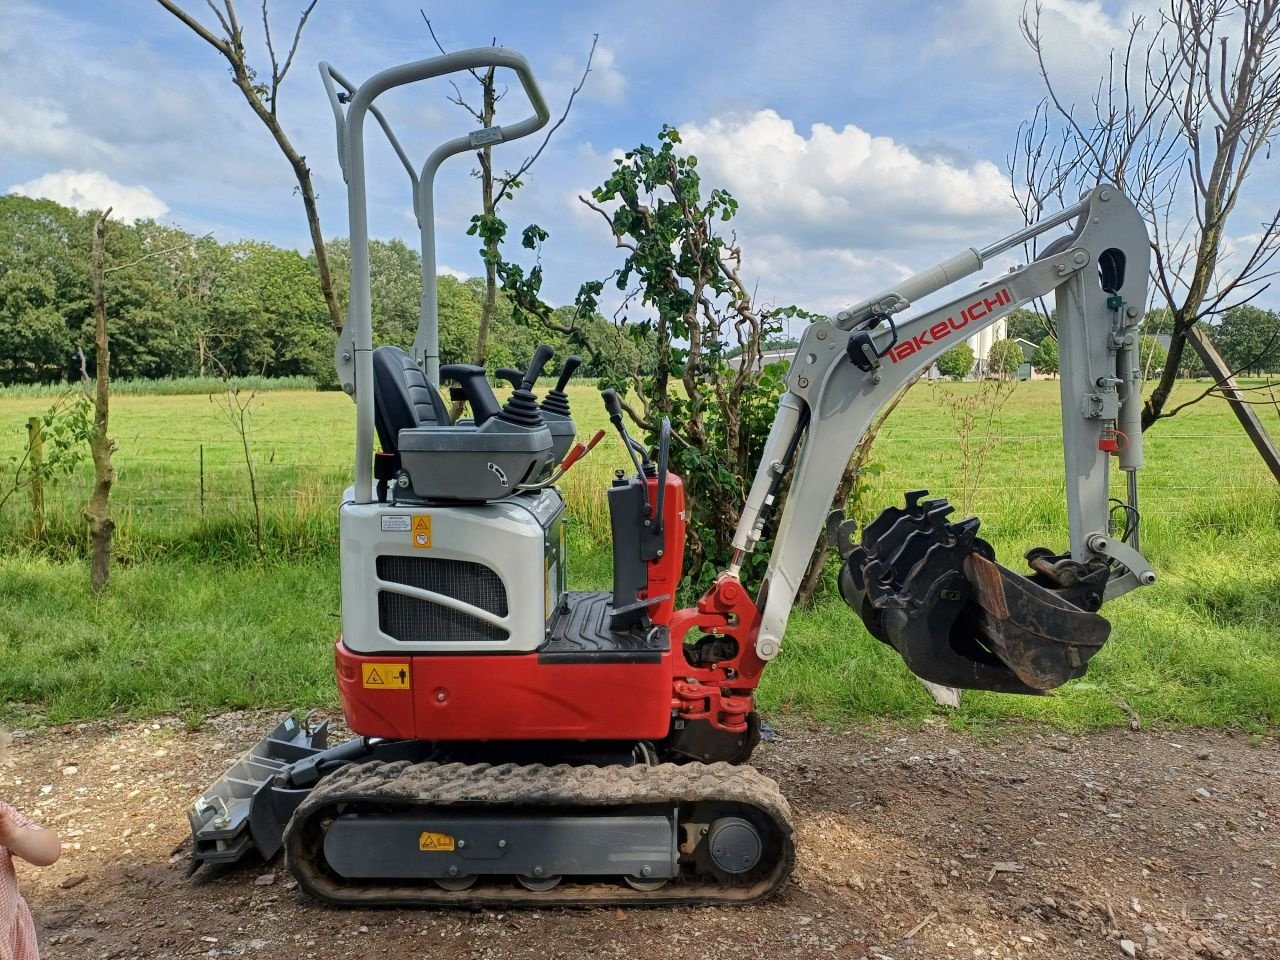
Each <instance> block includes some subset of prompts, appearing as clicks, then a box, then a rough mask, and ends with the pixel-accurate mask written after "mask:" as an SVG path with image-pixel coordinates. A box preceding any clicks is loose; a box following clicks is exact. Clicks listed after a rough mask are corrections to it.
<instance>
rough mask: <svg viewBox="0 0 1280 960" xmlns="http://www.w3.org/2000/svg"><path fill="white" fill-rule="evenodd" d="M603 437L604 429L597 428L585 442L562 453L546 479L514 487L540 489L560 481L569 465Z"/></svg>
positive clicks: (590, 449) (589, 450)
mask: <svg viewBox="0 0 1280 960" xmlns="http://www.w3.org/2000/svg"><path fill="white" fill-rule="evenodd" d="M603 439H604V431H603V430H597V431H596V433H595V436H593V437H592V438H591V439H590V440H588V441H587V442H586V443H576V444H574V446H573V449H572V450H570V451H569V452H568V453H566V454H565V455H564V459H563V460H561V461H560V466H559V468H558V469H557V470H556V472H555V473H554V474H552V475H551V476H550V477H548V478H547V479H546V480H543V481H542V482H540V483H522V484H520V485H519V486H518V487H516V489H517V490H541V489H542V488H543V487H549V486H551V485H552V484H554V483H558V482H559V481H560V478H561V477H563V476H564V475H565V474H566V473H568V471H569V468H570V467H572V466H573V465H574V464H575V463H577V462H578V461H579V460H581V459H582V458H583V457H585V456H586V455H587V454H588V453H590V452H591V451H592V450H594V449H595V448H596V444H598V443H599V442H600V441H601V440H603Z"/></svg>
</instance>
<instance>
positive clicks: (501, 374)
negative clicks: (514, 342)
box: [496, 367, 524, 390]
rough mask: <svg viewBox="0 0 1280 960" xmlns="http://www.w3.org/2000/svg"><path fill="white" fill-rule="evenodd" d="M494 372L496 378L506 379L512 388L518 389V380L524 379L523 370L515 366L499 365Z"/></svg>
mask: <svg viewBox="0 0 1280 960" xmlns="http://www.w3.org/2000/svg"><path fill="white" fill-rule="evenodd" d="M496 372H497V375H498V379H499V380H505V381H507V383H509V384H511V388H512V389H513V390H518V389H520V381H521V380H522V379H524V371H523V370H517V369H516V368H515V367H499V368H498V369H497V371H496Z"/></svg>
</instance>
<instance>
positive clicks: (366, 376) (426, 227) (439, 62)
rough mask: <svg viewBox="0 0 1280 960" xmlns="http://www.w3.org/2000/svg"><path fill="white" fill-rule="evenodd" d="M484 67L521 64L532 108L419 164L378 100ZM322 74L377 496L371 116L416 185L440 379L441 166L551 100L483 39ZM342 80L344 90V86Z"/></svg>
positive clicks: (529, 127) (351, 339)
mask: <svg viewBox="0 0 1280 960" xmlns="http://www.w3.org/2000/svg"><path fill="white" fill-rule="evenodd" d="M479 67H507V68H509V69H511V70H514V71H515V72H516V75H517V76H518V77H519V78H520V83H521V85H522V86H523V87H524V91H525V94H526V96H528V98H529V102H530V103H531V104H532V106H533V114H532V116H529V117H527V118H525V119H524V120H521V121H519V122H517V123H513V124H508V125H505V126H495V127H485V128H482V129H480V130H474V131H472V132H471V133H468V134H466V135H465V136H461V137H456V138H454V139H453V140H449V141H447V142H445V143H442V144H441V145H440V146H438V147H436V148H435V150H433V151H432V152H431V154H430V156H428V157H427V159H426V162H425V163H423V165H422V169H421V171H420V172H415V171H414V167H413V164H412V163H411V162H410V160H409V157H408V155H407V154H406V153H405V151H404V148H403V147H402V146H401V145H400V141H399V140H398V139H397V138H396V136H395V134H394V133H392V131H391V125H390V124H389V123H388V122H387V118H386V117H385V116H384V115H383V113H382V112H381V111H380V110H379V109H378V108H377V107H375V106H374V105H373V101H374V100H375V99H377V98H378V97H379V96H381V95H382V94H383V93H385V92H386V91H388V90H390V89H392V88H394V87H401V86H404V85H405V84H409V83H416V82H418V81H420V80H429V79H431V78H432V77H441V76H445V75H446V74H450V73H457V72H459V71H461V70H474V69H476V68H479ZM320 79H321V81H322V82H323V83H324V88H325V92H326V93H327V94H328V96H329V104H330V106H331V107H332V108H333V119H334V124H335V126H336V128H337V140H338V163H339V164H340V166H341V167H342V177H343V179H344V180H345V181H346V184H347V213H348V218H349V222H350V226H349V232H350V242H351V291H350V300H349V302H348V305H347V320H346V323H345V324H344V325H343V329H342V332H341V333H340V334H339V336H338V343H337V346H336V347H335V349H334V365H335V366H336V368H337V371H338V382H339V383H340V384H341V385H342V389H343V390H345V391H346V392H347V393H349V394H350V395H351V396H352V397H354V398H355V401H356V472H355V497H356V502H357V503H369V502H372V499H373V432H374V431H373V422H374V417H373V391H372V383H373V314H372V303H371V294H370V290H369V218H368V207H367V201H366V196H365V164H364V120H365V114H367V113H371V114H373V116H374V119H376V120H377V121H378V125H379V126H381V127H382V131H383V133H385V134H386V136H387V140H388V141H389V142H390V144H391V148H392V149H393V150H394V151H395V153H396V156H397V157H399V158H400V163H401V164H402V165H403V166H404V168H405V171H406V172H407V173H408V174H409V182H410V184H411V185H412V187H413V209H414V213H415V214H416V216H417V219H418V229H419V231H420V233H421V243H422V301H421V305H420V311H419V315H418V332H417V335H416V336H415V337H414V341H413V357H414V359H415V360H416V361H417V362H418V364H419V365H421V366H422V367H423V368H424V369H425V371H426V374H427V377H428V379H429V380H430V381H431V382H432V383H433V384H435V385H436V386H439V378H440V319H439V305H438V303H437V296H436V239H435V203H434V195H433V194H434V187H435V176H436V171H437V170H438V169H439V167H440V164H441V163H443V162H444V160H445V159H447V158H448V157H451V156H453V155H454V154H457V153H462V152H463V151H464V150H475V149H480V148H483V147H486V146H492V145H493V144H498V143H505V142H507V141H510V140H517V139H519V138H520V137H524V136H528V135H529V134H531V133H534V132H535V131H537V130H539V129H541V128H542V127H543V126H545V125H546V123H547V121H548V120H549V119H551V112H550V111H549V110H548V109H547V103H546V100H545V99H544V98H543V96H542V91H541V90H540V89H539V88H538V84H537V81H536V80H534V78H533V71H532V69H531V68H530V67H529V63H528V61H527V60H525V58H524V57H522V56H521V55H520V54H518V53H516V52H515V51H512V50H504V49H502V48H499V47H477V48H475V49H472V50H459V51H458V52H457V53H449V54H445V55H444V56H441V57H432V58H430V59H427V60H417V61H415V62H413V63H406V64H402V65H400V66H398V67H391V68H390V69H388V70H383V71H382V72H381V73H376V74H374V75H373V76H372V77H370V78H369V79H368V80H366V81H365V82H364V83H362V84H360V85H359V86H358V87H357V86H355V85H354V84H352V83H351V82H350V81H349V80H347V79H346V78H345V77H344V76H343V75H342V74H341V73H339V72H338V71H337V70H335V69H334V68H333V67H331V66H330V65H329V64H328V63H321V64H320ZM339 87H340V88H341V90H339Z"/></svg>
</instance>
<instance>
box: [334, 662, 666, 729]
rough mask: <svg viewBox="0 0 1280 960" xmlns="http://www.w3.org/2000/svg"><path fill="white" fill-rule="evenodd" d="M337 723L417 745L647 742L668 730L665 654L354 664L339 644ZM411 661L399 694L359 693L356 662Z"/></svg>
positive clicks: (369, 690) (366, 689) (368, 690)
mask: <svg viewBox="0 0 1280 960" xmlns="http://www.w3.org/2000/svg"><path fill="white" fill-rule="evenodd" d="M335 659H336V660H337V665H338V691H339V693H340V695H341V697H342V711H343V714H344V715H345V716H346V720H347V726H349V727H350V728H351V729H352V730H354V731H355V732H356V733H359V734H361V735H363V736H366V737H387V738H391V739H400V738H405V739H418V740H657V739H661V738H662V737H665V736H666V735H667V731H668V729H669V728H670V726H671V664H670V654H669V653H667V654H664V655H663V657H662V660H661V661H660V662H658V663H625V664H624V663H614V664H608V663H606V664H594V663H539V662H538V655H537V654H536V653H530V654H516V655H504V654H493V655H467V654H458V655H434V656H415V657H362V656H360V655H359V654H356V653H353V652H352V651H350V650H348V649H347V648H346V647H345V646H344V645H343V644H342V641H341V640H339V641H338V644H337V648H336V652H335ZM369 662H376V663H386V664H391V665H395V664H400V663H405V662H408V663H410V664H411V667H410V672H411V677H412V679H411V681H410V684H409V689H408V690H401V689H392V688H385V687H384V688H371V687H366V686H364V683H363V673H362V664H363V663H369Z"/></svg>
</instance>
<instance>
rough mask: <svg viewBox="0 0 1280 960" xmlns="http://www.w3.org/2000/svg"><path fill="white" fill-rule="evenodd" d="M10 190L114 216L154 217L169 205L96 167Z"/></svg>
mask: <svg viewBox="0 0 1280 960" xmlns="http://www.w3.org/2000/svg"><path fill="white" fill-rule="evenodd" d="M9 192H10V193H16V194H18V195H19V196H23V197H43V198H45V199H48V200H55V201H57V202H58V203H61V204H62V205H63V206H67V207H74V208H75V209H77V210H105V209H106V208H107V207H111V208H112V210H113V212H114V216H115V218H116V219H119V220H124V221H133V220H138V219H147V218H149V219H155V218H157V217H162V216H164V215H165V214H166V213H168V212H169V205H168V204H167V203H165V202H164V201H163V200H161V199H160V198H159V197H157V196H156V195H155V194H154V193H152V192H151V191H150V190H149V189H148V188H147V187H144V186H134V187H131V186H129V185H128V184H124V183H119V182H118V181H116V180H112V179H111V178H110V177H109V176H107V175H106V174H105V173H102V172H101V171H98V170H59V171H57V172H56V173H46V174H45V175H44V176H42V177H36V179H34V180H28V181H27V182H26V183H19V184H15V185H14V186H12V187H10V188H9Z"/></svg>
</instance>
